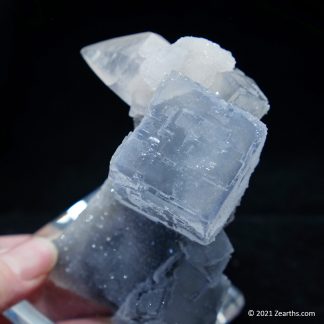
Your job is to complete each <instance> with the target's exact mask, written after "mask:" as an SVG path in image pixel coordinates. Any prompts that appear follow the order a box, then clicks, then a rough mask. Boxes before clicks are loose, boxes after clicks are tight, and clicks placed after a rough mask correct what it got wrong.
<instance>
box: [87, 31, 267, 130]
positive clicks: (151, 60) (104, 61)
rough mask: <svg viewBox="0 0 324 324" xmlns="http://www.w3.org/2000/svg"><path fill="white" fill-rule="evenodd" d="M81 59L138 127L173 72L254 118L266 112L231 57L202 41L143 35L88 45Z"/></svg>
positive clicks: (254, 87)
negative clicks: (124, 105) (121, 102)
mask: <svg viewBox="0 0 324 324" xmlns="http://www.w3.org/2000/svg"><path fill="white" fill-rule="evenodd" d="M81 53H82V55H83V57H84V58H85V60H86V61H87V63H88V64H89V65H90V67H91V68H92V69H93V70H94V72H95V73H96V74H97V75H98V76H99V77H100V78H101V79H102V80H103V81H104V82H105V84H106V85H107V86H109V87H110V88H111V89H112V90H113V91H114V92H115V93H116V94H117V95H119V96H120V97H121V98H122V99H123V100H124V101H125V102H126V103H127V104H129V105H130V106H131V108H130V116H132V117H133V118H134V119H135V120H136V124H137V123H138V121H139V120H140V119H141V118H142V117H143V116H144V115H145V113H146V110H147V107H148V105H149V102H150V100H151V99H152V96H153V93H154V91H155V90H156V88H157V87H158V86H159V84H160V82H161V81H162V80H163V78H164V77H165V76H166V75H168V74H169V73H170V72H171V71H178V72H181V73H182V74H184V75H186V76H187V77H189V78H191V79H192V80H194V81H196V82H198V83H200V84H201V85H203V86H204V87H206V88H208V89H210V90H212V91H213V92H215V93H216V94H218V95H219V96H220V97H221V98H222V99H225V100H229V102H233V103H235V104H236V105H237V106H238V107H240V108H242V109H244V110H246V111H249V112H250V113H252V114H253V115H255V116H256V117H258V118H260V117H262V116H263V115H264V114H265V113H266V112H267V111H268V109H269V105H268V101H267V99H266V97H265V96H264V95H263V93H262V92H261V90H260V89H259V88H258V86H257V85H256V83H255V82H254V81H253V80H252V79H250V78H249V77H247V76H245V75H244V74H243V73H242V72H240V71H239V70H237V69H235V70H233V69H234V67H235V59H234V58H233V56H232V54H231V53H230V52H229V51H227V50H224V49H222V48H221V47H220V46H219V45H218V44H216V43H213V42H211V41H209V40H207V39H204V38H198V37H182V38H180V39H179V40H178V41H176V42H175V43H174V44H171V45H170V44H169V43H168V42H167V41H166V40H165V39H164V38H162V37H161V36H159V35H157V34H154V33H149V32H147V33H140V34H134V35H129V36H123V37H118V38H113V39H111V40H107V41H104V42H101V43H97V44H93V45H89V46H87V47H85V48H84V49H82V51H81Z"/></svg>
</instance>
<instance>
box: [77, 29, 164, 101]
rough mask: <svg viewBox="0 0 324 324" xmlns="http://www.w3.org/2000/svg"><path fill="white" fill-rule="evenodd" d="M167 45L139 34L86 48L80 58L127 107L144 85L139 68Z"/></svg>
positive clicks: (161, 39)
mask: <svg viewBox="0 0 324 324" xmlns="http://www.w3.org/2000/svg"><path fill="white" fill-rule="evenodd" d="M168 45H169V42H168V41H166V40H165V39H164V38H163V37H162V36H160V35H157V34H154V33H140V34H135V35H129V36H123V37H117V38H113V39H110V40H107V41H103V42H100V43H97V44H95V45H89V46H86V47H84V48H83V49H82V50H81V54H82V56H83V57H84V59H85V60H86V62H87V63H88V64H89V66H90V67H91V68H92V69H93V71H94V72H95V73H96V74H97V75H98V76H99V78H100V79H101V80H102V81H103V82H104V83H105V84H106V85H107V86H108V87H109V88H110V89H111V90H113V91H114V92H115V93H116V94H117V95H118V96H119V97H120V98H122V99H123V100H124V101H125V102H126V103H127V104H129V105H130V104H132V96H133V95H134V96H135V97H136V93H137V92H138V91H140V90H139V87H141V82H143V81H142V79H141V76H140V72H139V71H140V67H141V65H142V64H143V62H145V60H146V59H147V58H148V57H152V56H153V57H154V56H155V55H157V54H158V53H159V51H161V50H163V49H164V48H165V47H168ZM143 87H145V85H144V86H143Z"/></svg>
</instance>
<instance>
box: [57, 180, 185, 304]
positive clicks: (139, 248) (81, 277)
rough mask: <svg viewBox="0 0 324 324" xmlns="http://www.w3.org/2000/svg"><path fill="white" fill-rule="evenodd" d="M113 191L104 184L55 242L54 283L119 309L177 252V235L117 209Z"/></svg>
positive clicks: (121, 209) (135, 213)
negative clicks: (128, 296) (133, 291)
mask: <svg viewBox="0 0 324 324" xmlns="http://www.w3.org/2000/svg"><path fill="white" fill-rule="evenodd" d="M111 190H112V188H111V185H110V183H109V180H108V181H106V182H105V183H104V184H103V185H102V187H101V189H100V190H99V192H98V193H96V195H95V196H94V197H93V198H92V200H91V201H90V202H89V205H88V207H87V208H86V209H85V210H84V211H83V212H82V213H81V214H80V216H79V217H78V218H77V220H76V221H74V222H73V223H72V224H71V225H70V226H69V227H68V228H66V229H65V231H64V232H63V234H62V235H61V236H60V237H59V238H58V239H57V240H55V244H56V245H57V247H58V249H59V252H60V253H59V256H60V257H59V260H58V263H57V265H56V268H55V270H54V272H53V273H52V279H53V280H54V281H55V282H56V284H57V285H59V286H61V287H63V288H66V289H69V290H71V291H73V292H75V293H77V294H78V295H81V296H83V297H86V298H89V299H92V300H95V301H98V302H101V303H104V304H106V305H110V306H116V305H117V306H118V305H120V304H121V303H122V302H124V300H125V299H126V297H127V295H128V294H129V293H130V292H131V291H132V290H133V289H134V288H135V287H136V285H137V284H139V283H140V282H142V281H144V280H146V278H147V277H149V276H151V275H152V274H153V273H154V271H155V270H156V268H157V267H158V266H159V265H160V264H161V263H163V262H165V260H167V259H168V258H169V256H170V255H172V254H173V251H176V250H177V249H179V248H178V243H177V240H176V237H177V235H176V233H174V232H172V231H170V230H168V229H167V228H166V227H165V226H163V225H161V224H157V223H154V222H152V221H150V220H149V219H147V218H146V217H143V216H142V215H140V214H138V213H137V212H135V211H134V210H131V209H129V208H127V207H125V206H123V205H121V204H120V203H119V202H118V201H116V200H115V199H114V196H113V194H112V191H111ZM170 251H172V253H170ZM139 260H140V262H139Z"/></svg>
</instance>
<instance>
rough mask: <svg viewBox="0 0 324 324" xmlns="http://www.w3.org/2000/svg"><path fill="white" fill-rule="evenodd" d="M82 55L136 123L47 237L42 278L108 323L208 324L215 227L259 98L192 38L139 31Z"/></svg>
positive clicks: (223, 284) (229, 64) (214, 292)
mask: <svg viewBox="0 0 324 324" xmlns="http://www.w3.org/2000/svg"><path fill="white" fill-rule="evenodd" d="M82 55H83V57H84V58H85V59H86V61H87V62H88V64H89V65H90V66H91V67H92V68H93V70H94V71H95V72H96V73H97V74H98V75H99V77H100V78H101V79H102V80H103V81H104V82H105V83H106V84H107V85H108V86H109V87H110V88H111V89H112V90H113V91H114V92H116V94H118V95H119V96H120V97H121V98H122V99H123V100H125V101H126V102H127V103H128V104H129V105H130V106H131V109H130V115H131V116H133V117H134V120H135V125H137V127H136V128H135V130H134V132H132V133H130V134H129V135H128V136H127V137H126V138H125V140H124V141H123V143H122V144H121V145H120V147H119V148H118V149H117V151H116V153H115V154H114V156H113V158H112V160H111V163H110V171H109V175H108V179H107V180H106V181H105V183H104V184H103V185H102V186H101V188H100V190H99V191H98V192H97V193H96V194H95V195H94V196H93V198H92V199H91V201H90V202H89V204H88V206H87V208H86V209H85V210H84V211H83V212H82V213H81V214H80V216H79V217H78V218H77V219H76V220H75V221H74V222H73V223H72V224H71V225H70V226H69V227H67V228H66V229H65V230H64V231H63V233H62V235H61V236H60V237H59V238H57V239H56V241H55V242H56V244H57V246H58V248H59V250H60V257H59V261H58V264H57V266H56V269H55V270H54V272H53V274H52V278H53V280H54V282H55V283H56V284H57V285H59V286H62V287H64V288H66V289H69V290H71V291H73V292H75V293H77V294H79V295H81V296H83V297H86V298H89V299H91V300H95V301H97V302H99V303H102V304H105V305H107V306H110V308H111V309H113V310H115V315H114V317H113V323H115V324H126V323H127V324H128V323H131V324H144V323H145V324H174V323H177V324H201V323H203V324H214V323H215V321H216V317H217V312H218V311H219V310H220V308H221V306H222V303H223V300H224V296H225V294H226V292H227V290H228V289H229V287H230V281H229V280H228V279H227V278H226V276H224V275H223V271H224V269H225V267H226V265H227V263H228V261H229V259H230V255H231V253H232V252H233V249H232V246H231V244H230V242H229V240H228V238H227V236H226V234H225V232H224V230H223V228H224V226H225V225H226V224H227V223H228V221H229V218H230V217H233V213H234V210H235V208H236V207H237V205H238V204H239V202H240V200H241V197H242V195H243V193H244V191H245V189H246V187H247V186H248V182H249V178H250V176H251V174H252V172H253V170H254V168H255V167H256V165H257V163H258V161H259V157H260V153H261V150H262V147H263V145H264V141H265V138H266V135H267V129H266V126H265V125H264V124H263V123H262V122H261V121H260V120H259V118H261V117H262V116H263V115H264V114H265V113H266V112H267V111H268V109H269V105H268V101H267V99H266V97H265V96H264V94H263V93H262V92H261V90H260V89H259V88H258V86H257V85H256V84H255V82H254V81H253V80H252V79H250V78H249V77H247V76H245V75H244V73H243V72H241V71H240V70H238V69H235V68H234V67H235V60H234V58H233V57H232V55H231V53H230V52H228V51H226V50H224V49H222V48H220V47H219V46H218V45H217V44H214V43H212V42H210V41H208V40H205V39H201V38H194V37H184V38H181V39H179V40H178V41H177V42H175V43H174V44H171V45H170V44H169V43H168V42H167V41H166V40H165V39H163V38H162V37H161V36H159V35H156V34H153V33H141V34H135V35H130V36H125V37H119V38H115V39H112V40H108V41H105V42H101V43H98V44H94V45H90V46H87V47H85V48H84V49H83V50H82Z"/></svg>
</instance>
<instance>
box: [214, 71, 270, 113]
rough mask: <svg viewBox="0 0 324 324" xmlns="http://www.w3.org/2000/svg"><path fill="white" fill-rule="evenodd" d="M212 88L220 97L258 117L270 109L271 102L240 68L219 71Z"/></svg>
mask: <svg viewBox="0 0 324 324" xmlns="http://www.w3.org/2000/svg"><path fill="white" fill-rule="evenodd" d="M209 89H210V90H212V91H214V92H216V93H217V94H218V95H219V97H220V98H222V99H224V100H226V101H227V102H230V103H232V104H234V105H236V106H237V107H240V108H242V109H244V110H246V111H248V112H249V113H251V114H252V115H254V116H255V117H257V118H259V119H260V118H262V117H263V116H264V115H265V114H266V113H267V112H268V110H269V108H270V106H269V102H268V99H267V98H266V96H265V95H264V94H263V92H262V91H261V90H260V88H259V87H258V86H257V84H256V83H255V81H254V80H252V79H251V78H249V77H248V76H246V75H245V74H244V73H243V72H242V71H240V70H239V69H234V70H233V71H229V72H223V73H218V74H217V75H216V76H215V78H214V79H213V84H212V85H211V86H210V87H209Z"/></svg>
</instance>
